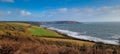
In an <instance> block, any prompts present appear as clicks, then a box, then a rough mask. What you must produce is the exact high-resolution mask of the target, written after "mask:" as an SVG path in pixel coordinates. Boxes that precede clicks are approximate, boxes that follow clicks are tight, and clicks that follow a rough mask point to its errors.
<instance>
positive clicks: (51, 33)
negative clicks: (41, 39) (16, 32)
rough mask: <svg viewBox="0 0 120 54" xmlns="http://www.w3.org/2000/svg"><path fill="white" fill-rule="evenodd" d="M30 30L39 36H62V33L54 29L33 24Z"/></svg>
mask: <svg viewBox="0 0 120 54" xmlns="http://www.w3.org/2000/svg"><path fill="white" fill-rule="evenodd" d="M30 31H31V32H32V34H33V35H37V36H49V37H62V35H60V34H58V33H56V32H54V31H51V30H48V29H45V28H43V27H38V26H32V27H31V28H30Z"/></svg>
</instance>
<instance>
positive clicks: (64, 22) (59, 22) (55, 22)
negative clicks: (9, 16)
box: [0, 21, 82, 25]
mask: <svg viewBox="0 0 120 54" xmlns="http://www.w3.org/2000/svg"><path fill="white" fill-rule="evenodd" d="M0 22H20V23H29V24H33V25H41V24H78V23H79V24H80V23H81V22H77V21H51V22H33V21H0ZM81 24H82V23H81Z"/></svg>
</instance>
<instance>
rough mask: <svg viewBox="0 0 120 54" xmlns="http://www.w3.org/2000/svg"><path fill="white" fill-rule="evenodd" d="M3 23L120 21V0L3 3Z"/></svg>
mask: <svg viewBox="0 0 120 54" xmlns="http://www.w3.org/2000/svg"><path fill="white" fill-rule="evenodd" d="M0 21H79V22H119V21H120V0H0Z"/></svg>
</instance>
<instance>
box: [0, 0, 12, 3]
mask: <svg viewBox="0 0 120 54" xmlns="http://www.w3.org/2000/svg"><path fill="white" fill-rule="evenodd" d="M0 1H2V2H10V3H14V0H0Z"/></svg>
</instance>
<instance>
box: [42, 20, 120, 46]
mask: <svg viewBox="0 0 120 54" xmlns="http://www.w3.org/2000/svg"><path fill="white" fill-rule="evenodd" d="M42 26H44V27H47V28H48V29H51V30H56V31H57V32H60V33H62V34H66V35H68V36H71V37H74V38H77V39H84V40H89V41H95V42H103V43H106V44H116V45H117V44H118V42H119V41H118V39H119V38H120V22H83V23H82V24H81V23H80V24H45V25H42Z"/></svg>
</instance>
